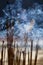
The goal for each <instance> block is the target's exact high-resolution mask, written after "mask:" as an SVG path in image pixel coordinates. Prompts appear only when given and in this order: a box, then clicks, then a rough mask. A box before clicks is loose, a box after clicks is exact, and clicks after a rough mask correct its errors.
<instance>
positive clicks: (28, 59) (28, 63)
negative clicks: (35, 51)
mask: <svg viewBox="0 0 43 65" xmlns="http://www.w3.org/2000/svg"><path fill="white" fill-rule="evenodd" d="M28 65H29V51H28Z"/></svg>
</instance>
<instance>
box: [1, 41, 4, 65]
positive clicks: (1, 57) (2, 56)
mask: <svg viewBox="0 0 43 65" xmlns="http://www.w3.org/2000/svg"><path fill="white" fill-rule="evenodd" d="M3 46H4V41H3V44H2V52H1V65H3Z"/></svg>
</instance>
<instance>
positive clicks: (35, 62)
mask: <svg viewBox="0 0 43 65" xmlns="http://www.w3.org/2000/svg"><path fill="white" fill-rule="evenodd" d="M37 56H38V46H37V45H36V54H35V61H34V65H36V64H37Z"/></svg>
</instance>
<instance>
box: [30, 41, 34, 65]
mask: <svg viewBox="0 0 43 65" xmlns="http://www.w3.org/2000/svg"><path fill="white" fill-rule="evenodd" d="M32 50H33V40H31V55H30V65H32Z"/></svg>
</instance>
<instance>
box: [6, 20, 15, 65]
mask: <svg viewBox="0 0 43 65" xmlns="http://www.w3.org/2000/svg"><path fill="white" fill-rule="evenodd" d="M13 22H14V21H13V20H10V22H9V19H8V20H7V21H6V28H7V46H8V65H13V61H14V51H13V47H12V44H13V31H14V29H13V25H14V24H13Z"/></svg>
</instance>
